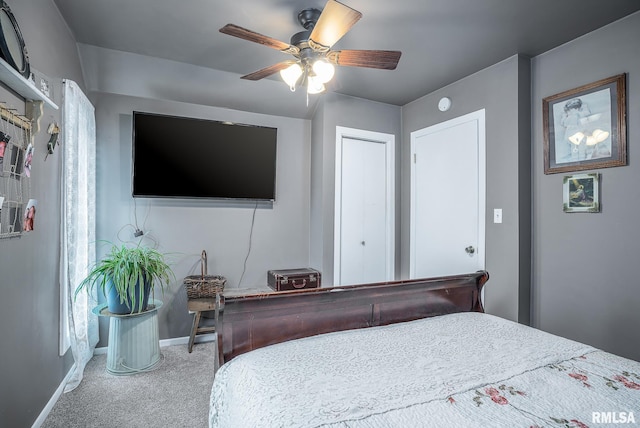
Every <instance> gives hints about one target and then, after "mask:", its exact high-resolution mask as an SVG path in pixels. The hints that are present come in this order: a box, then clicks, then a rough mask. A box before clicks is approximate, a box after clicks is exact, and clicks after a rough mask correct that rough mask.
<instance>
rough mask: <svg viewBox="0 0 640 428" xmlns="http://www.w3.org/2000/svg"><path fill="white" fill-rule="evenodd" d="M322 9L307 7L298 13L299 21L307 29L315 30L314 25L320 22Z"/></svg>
mask: <svg viewBox="0 0 640 428" xmlns="http://www.w3.org/2000/svg"><path fill="white" fill-rule="evenodd" d="M321 13H322V11H320V10H318V9H305V10H303V11H302V12H300V13H299V14H298V22H300V25H302V27H303V28H304V29H305V30H309V32H311V30H313V27H314V26H315V25H316V22H318V18H320V14H321Z"/></svg>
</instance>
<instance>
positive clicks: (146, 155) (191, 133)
mask: <svg viewBox="0 0 640 428" xmlns="http://www.w3.org/2000/svg"><path fill="white" fill-rule="evenodd" d="M277 131H278V130H277V129H276V128H268V127H263V126H252V125H243V124H237V123H229V122H218V121H213V120H204V119H191V118H185V117H177V116H166V115H160V114H152V113H141V112H135V111H134V112H133V196H134V197H161V198H165V197H166V198H168V197H178V198H213V199H252V200H275V188H276V142H277Z"/></svg>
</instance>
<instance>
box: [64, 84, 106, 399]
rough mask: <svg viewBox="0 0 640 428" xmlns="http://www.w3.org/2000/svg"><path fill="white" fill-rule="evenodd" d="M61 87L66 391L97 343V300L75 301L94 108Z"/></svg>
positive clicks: (90, 196)
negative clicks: (69, 368) (69, 362)
mask: <svg viewBox="0 0 640 428" xmlns="http://www.w3.org/2000/svg"><path fill="white" fill-rule="evenodd" d="M63 87H64V95H63V97H64V99H63V100H64V101H63V110H62V134H63V137H62V150H63V157H64V159H63V167H62V169H63V176H62V228H61V230H62V232H61V234H62V236H61V239H60V242H61V259H60V275H61V278H60V279H61V281H60V282H61V286H62V287H66V291H67V293H66V294H67V296H68V297H67V304H68V307H67V309H68V311H67V312H68V326H69V338H70V342H71V350H72V353H73V359H74V361H75V364H74V368H73V370H74V372H73V373H72V374H71V376H70V378H69V380H68V382H67V384H66V386H65V389H64V390H65V392H69V391H71V390H73V389H74V388H76V387H77V386H78V385H79V384H80V382H81V381H82V375H83V373H84V368H85V366H86V364H87V362H88V361H89V360H90V359H91V357H92V356H93V351H94V349H95V347H96V344H97V343H98V319H97V316H96V315H94V314H93V313H92V312H91V309H92V308H93V306H95V304H96V302H97V300H96V299H95V296H90V295H88V293H86V292H84V291H83V292H81V293H78V295H77V296H75V297H74V295H75V289H76V287H77V286H78V284H79V283H80V282H81V281H82V279H84V278H85V277H86V275H87V272H88V269H89V267H90V266H91V265H92V264H93V263H94V262H95V257H96V251H95V216H96V214H95V211H96V209H95V208H96V185H95V173H96V121H95V111H94V108H93V105H91V102H89V99H88V98H87V97H86V96H85V95H84V94H83V93H82V91H81V90H80V88H79V87H78V85H77V84H76V83H75V82H74V81H72V80H64V82H63Z"/></svg>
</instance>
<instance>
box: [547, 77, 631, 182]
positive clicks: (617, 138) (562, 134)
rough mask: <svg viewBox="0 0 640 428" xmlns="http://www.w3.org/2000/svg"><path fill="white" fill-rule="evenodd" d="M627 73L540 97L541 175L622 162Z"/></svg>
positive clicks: (623, 163) (596, 167)
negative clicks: (542, 164) (542, 173)
mask: <svg viewBox="0 0 640 428" xmlns="http://www.w3.org/2000/svg"><path fill="white" fill-rule="evenodd" d="M626 108H627V103H626V75H625V74H620V75H618V76H613V77H609V78H607V79H602V80H599V81H597V82H593V83H590V84H588V85H584V86H580V87H579V88H575V89H571V90H569V91H565V92H562V93H559V94H556V95H552V96H550V97H547V98H545V99H543V100H542V120H543V127H544V131H543V132H544V134H543V135H544V173H545V174H554V173H558V172H575V171H583V170H588V169H592V170H593V169H598V168H610V167H615V166H623V165H626V164H627V139H626V135H627V127H626V117H627V112H626Z"/></svg>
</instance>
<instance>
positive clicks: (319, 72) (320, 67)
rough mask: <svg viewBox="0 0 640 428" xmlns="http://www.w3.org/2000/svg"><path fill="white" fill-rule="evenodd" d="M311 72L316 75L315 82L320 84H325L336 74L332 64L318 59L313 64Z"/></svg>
mask: <svg viewBox="0 0 640 428" xmlns="http://www.w3.org/2000/svg"><path fill="white" fill-rule="evenodd" d="M313 72H314V73H315V75H316V79H317V81H319V82H321V83H327V82H329V81H330V80H331V79H333V75H334V74H335V72H336V69H335V67H334V66H333V64H331V63H329V62H328V61H326V60H324V59H319V60H317V61H316V62H314V63H313Z"/></svg>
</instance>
